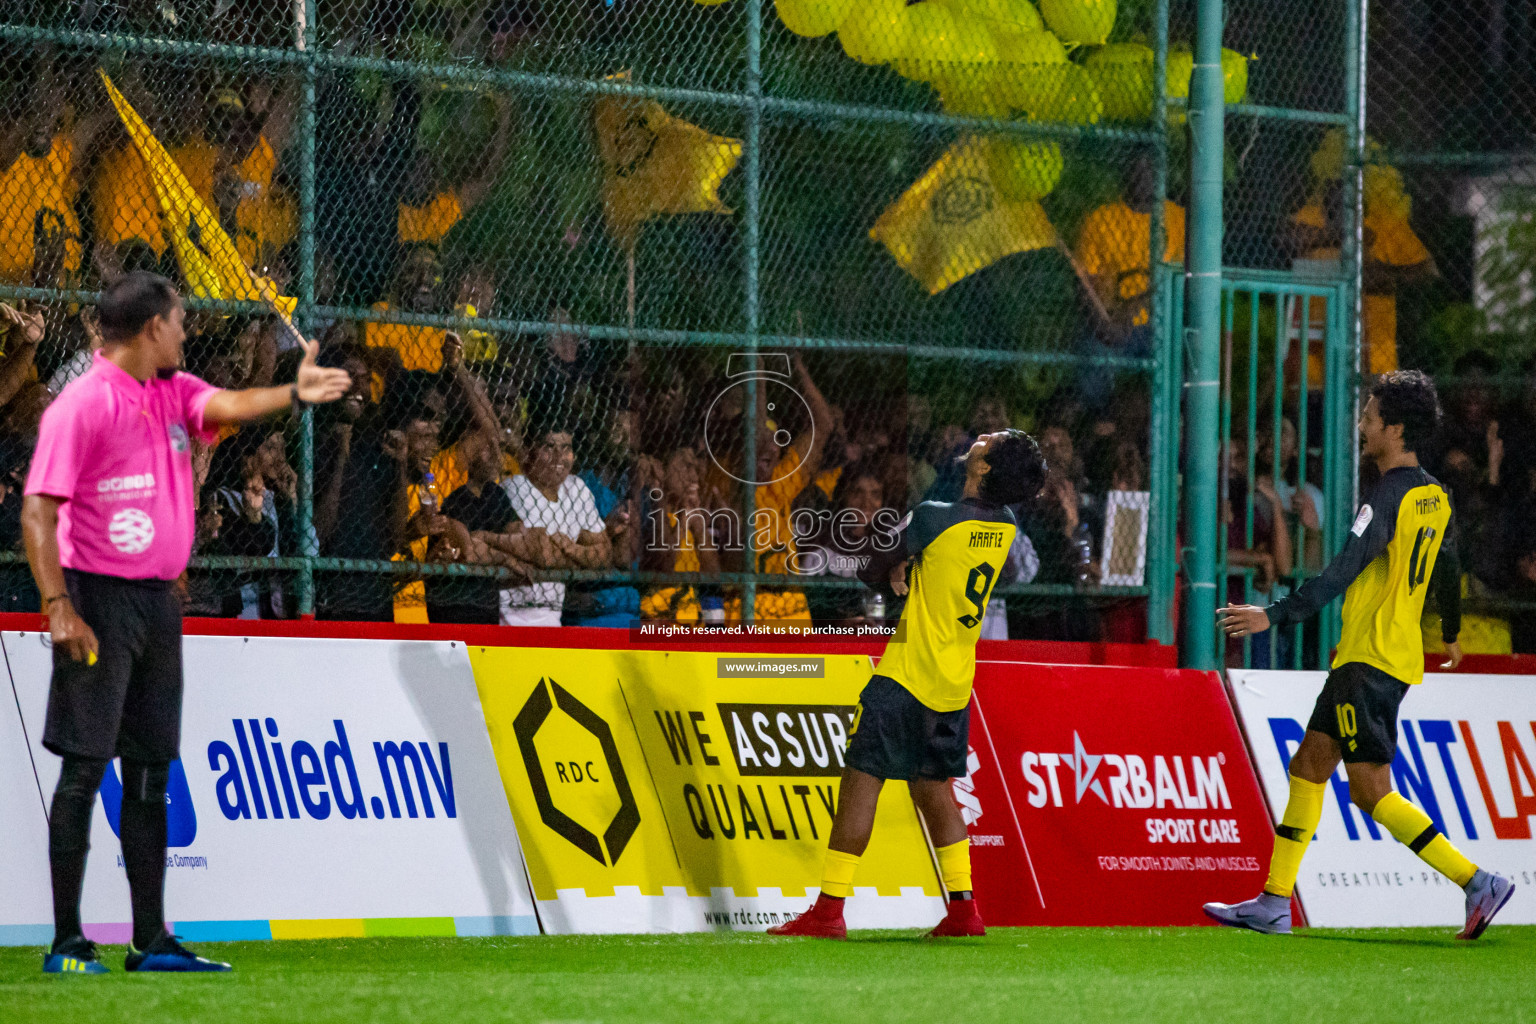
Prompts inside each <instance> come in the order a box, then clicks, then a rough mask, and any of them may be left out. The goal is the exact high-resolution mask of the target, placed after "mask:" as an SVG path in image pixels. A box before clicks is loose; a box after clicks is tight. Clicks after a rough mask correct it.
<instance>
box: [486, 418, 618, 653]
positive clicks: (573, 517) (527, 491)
mask: <svg viewBox="0 0 1536 1024" xmlns="http://www.w3.org/2000/svg"><path fill="white" fill-rule="evenodd" d="M529 440H530V442H531V444H530V447H529V450H528V455H529V462H528V470H527V472H526V473H524V474H521V475H518V476H514V477H512V478H511V479H510V480H507V481H504V482H503V484H502V486H503V487H504V488H506V491H507V497H509V498H511V499H512V508H513V509H514V510H515V511H516V512H517V516H518V518H519V519H520V520H521V521H522V523H523V526H524V528H525V529H527V530H530V531H531V530H540V529H542V530H543V531H545V533H546V534H547V535H548V537H549V542H550V547H551V548H552V549H553V551H552V554H551V557H549V558H548V559H546V560H545V562H544V564H545V567H547V568H554V569H603V568H606V567H607V566H608V560H609V555H610V548H609V543H608V535H607V533H605V532H604V528H603V517H602V516H601V515H599V514H598V511H597V502H596V501H595V500H594V499H593V497H592V492H591V490H589V489H588V487H587V485H586V484H585V483H584V482H582V479H581V478H580V477H578V476H574V475H573V474H572V473H571V465H572V463H573V462H574V461H575V452H574V450H573V448H572V437H571V430H570V428H569V427H567V426H565V425H563V424H559V423H551V424H548V425H546V426H543V427H539V428H536V429H535V430H534V431H532V432H530V436H529ZM564 604H565V584H564V583H535V584H532V585H531V586H526V587H512V588H510V589H507V590H503V591H502V592H501V624H502V625H503V626H558V625H560V612H561V608H562V606H563V605H564Z"/></svg>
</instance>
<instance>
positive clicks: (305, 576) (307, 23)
mask: <svg viewBox="0 0 1536 1024" xmlns="http://www.w3.org/2000/svg"><path fill="white" fill-rule="evenodd" d="M294 17H295V21H296V24H295V25H294V46H295V48H296V49H299V50H301V51H303V52H304V53H305V54H306V55H309V56H310V57H311V58H312V53H311V43H312V42H313V40H314V30H315V4H314V0H304V3H303V4H302V5H300V4H295V5H294ZM301 18H302V20H300V19H301ZM303 73H304V87H303V92H302V94H301V96H300V101H299V102H300V107H299V294H298V316H299V329H300V330H301V331H303V332H304V333H305V335H306V336H307V335H308V334H309V332H311V331H313V330H314V328H315V317H314V306H315V130H316V128H315V79H316V67H315V62H314V60H313V59H307V60H305V62H304V72H303ZM297 512H298V517H299V522H298V537H299V547H300V554H301V555H302V556H303V559H304V563H303V568H301V569H300V570H299V615H300V616H301V617H303V618H310V617H312V616H313V615H314V614H315V559H316V558H318V557H319V556H320V549H319V543H318V538H317V537H316V536H315V411H314V410H313V409H308V408H306V409H305V410H304V413H303V417H302V419H301V420H300V423H299V501H298V509H297Z"/></svg>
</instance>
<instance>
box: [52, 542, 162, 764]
mask: <svg viewBox="0 0 1536 1024" xmlns="http://www.w3.org/2000/svg"><path fill="white" fill-rule="evenodd" d="M64 583H65V585H66V586H67V587H68V588H69V597H70V600H71V601H73V602H74V605H75V611H76V612H78V613H79V614H80V617H81V618H83V619H84V620H85V622H86V625H88V626H90V627H91V630H92V631H93V632H94V633H95V634H96V642H97V644H98V646H99V649H100V653H99V656H98V657H97V660H96V664H94V665H87V664H86V663H85V662H83V661H75V660H74V659H73V658H71V657H70V656H69V655H68V654H66V653H65V652H64V651H62V650H59V649H57V648H55V649H54V652H53V685H52V686H51V687H50V689H49V691H48V719H47V721H46V723H45V724H44V726H43V746H45V747H47V748H48V749H49V750H51V751H53V752H54V753H55V754H59V755H61V756H62V755H64V754H75V755H78V756H80V757H97V758H101V759H102V760H110V759H111V758H114V757H123V758H127V759H129V760H132V761H148V762H169V761H174V760H176V758H177V756H178V751H179V748H180V746H181V600H180V599H179V598H178V597H177V596H176V592H175V591H174V590H173V589H172V584H171V582H170V581H169V580H125V579H120V578H119V577H116V576H99V575H96V574H95V573H88V572H76V571H75V570H73V569H66V570H64Z"/></svg>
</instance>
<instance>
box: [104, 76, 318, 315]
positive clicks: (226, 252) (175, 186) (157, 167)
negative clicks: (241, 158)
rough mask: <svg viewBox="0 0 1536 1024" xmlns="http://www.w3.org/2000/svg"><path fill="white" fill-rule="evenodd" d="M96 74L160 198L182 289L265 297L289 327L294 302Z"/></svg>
mask: <svg viewBox="0 0 1536 1024" xmlns="http://www.w3.org/2000/svg"><path fill="white" fill-rule="evenodd" d="M97 73H98V74H100V75H101V80H102V83H103V84H104V85H105V86H106V88H107V95H108V96H109V97H111V99H112V105H113V106H114V107H116V108H117V114H118V116H119V117H120V118H122V120H123V127H124V128H126V129H128V136H129V138H131V139H133V144H134V146H135V147H136V148H137V149H138V151H139V155H140V156H141V157H143V158H144V166H145V167H147V168H148V169H149V180H150V181H151V182H152V183H153V184H154V187H155V197H156V198H157V199H158V200H159V201H160V213H161V216H162V217H163V218H164V223H165V229H166V234H167V235H168V236H169V238H170V240H171V245H172V247H173V248H174V249H175V250H176V262H177V264H179V265H180V267H181V273H182V276H183V277H184V278H186V281H187V289H188V290H189V291H190V292H191V293H192V294H193V295H194V296H196V297H197V298H200V299H233V300H239V301H243V302H265V303H267V304H268V305H270V306H271V307H272V308H273V309H275V310H276V311H277V313H278V315H279V316H281V317H282V318H283V322H284V323H286V324H288V326H289V327H292V326H293V324H292V322H291V321H290V320H289V318H290V317H291V316H292V315H293V310H294V307H295V306H296V305H297V304H298V303H297V301H296V300H295V299H293V298H291V297H289V296H285V295H279V294H278V293H277V286H276V285H274V284H273V283H272V281H271V280H270V279H268V278H265V277H262V276H260V275H259V274H256V273H254V272H252V270H251V268H250V267H249V266H247V265H246V262H245V260H243V259H242V258H241V257H240V252H239V250H238V249H236V248H235V243H234V242H233V241H231V240H230V237H229V235H228V234H227V233H225V231H224V228H223V226H222V225H221V224H219V218H218V217H217V216H215V215H214V213H213V211H212V210H210V209H208V206H207V204H206V203H204V202H203V199H202V197H201V196H199V195H198V194H197V193H196V192H194V191H193V190H192V186H191V185H190V184H189V183H188V182H187V176H186V175H185V174H183V173H182V171H181V168H180V167H178V166H177V165H176V161H175V160H173V159H171V155H170V154H169V153H167V152H166V151H165V147H164V146H162V145H161V144H160V140H159V139H157V138H155V133H154V132H152V131H150V130H149V125H147V124H145V123H144V119H143V118H142V117H140V116H139V112H138V111H137V110H134V109H133V105H132V104H131V103H129V102H128V100H127V99H126V98H125V97H124V96H123V94H122V93H121V92H119V91H118V89H117V86H115V85H113V84H112V79H111V78H110V77H108V75H107V73H106V72H105V71H102V70H100V69H97Z"/></svg>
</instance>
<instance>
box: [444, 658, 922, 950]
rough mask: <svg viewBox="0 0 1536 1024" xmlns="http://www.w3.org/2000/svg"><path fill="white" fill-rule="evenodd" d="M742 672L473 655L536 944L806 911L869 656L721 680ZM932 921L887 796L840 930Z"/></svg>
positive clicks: (776, 918)
mask: <svg viewBox="0 0 1536 1024" xmlns="http://www.w3.org/2000/svg"><path fill="white" fill-rule="evenodd" d="M752 660H753V659H751V658H748V657H744V656H735V655H733V656H731V657H730V658H723V657H722V656H721V655H719V654H716V653H707V652H694V651H683V652H666V651H644V650H618V651H607V650H558V649H541V650H512V649H507V648H481V647H474V648H471V649H470V661H471V663H472V665H473V666H474V671H475V680H476V683H477V684H478V686H479V689H480V702H481V705H482V706H483V708H484V710H485V717H486V724H487V726H488V728H489V731H490V737H491V744H492V746H493V748H494V749H495V751H496V760H497V764H498V765H499V767H500V770H501V777H502V782H503V784H504V785H505V787H506V792H507V799H508V802H509V803H510V804H511V807H512V816H513V818H514V819H515V820H516V822H517V828H518V834H519V836H520V838H521V840H522V848H523V853H524V856H525V858H526V860H527V864H528V873H529V878H530V881H531V883H532V887H533V892H534V898H535V900H536V902H537V904H538V909H539V917H540V920H541V922H542V923H543V926H544V929H545V931H548V932H553V933H583V932H649V931H699V930H712V929H720V928H733V929H742V930H757V931H760V930H762V929H763V928H764V927H767V926H769V925H772V924H777V923H779V922H781V921H784V920H786V919H788V918H789V917H791V916H793V915H795V914H798V913H800V912H802V911H803V910H804V909H805V908H806V907H807V905H808V904H809V903H810V902H811V900H813V899H814V898H815V895H816V892H817V889H818V886H819V884H820V881H821V869H822V861H823V858H824V856H825V852H826V844H827V836H828V834H829V832H830V830H831V825H832V818H833V815H834V814H835V812H836V808H837V800H838V790H839V777H840V776H841V773H842V769H843V747H844V744H845V743H846V740H847V735H848V729H849V727H850V725H851V723H852V721H853V716H854V712H855V708H856V705H857V702H858V695H859V691H860V690H861V689H862V688H863V687H864V684H865V683H867V682H868V681H869V677H870V674H871V669H870V662H869V658H868V657H866V656H863V655H828V656H825V657H821V658H818V659H816V660H817V661H819V662H820V663H821V665H822V670H823V675H822V677H821V678H810V679H805V678H795V679H785V678H744V677H743V676H742V675H740V674H738V673H737V672H734V671H730V670H729V669H727V668H725V667H724V666H722V661H736V662H742V661H746V662H750V661H752ZM722 675H725V676H726V678H722ZM943 910H944V908H943V896H942V893H941V890H940V885H939V879H938V875H937V870H936V868H935V865H934V861H933V856H932V853H931V851H930V848H929V846H928V843H927V841H926V839H925V837H924V835H923V832H922V827H921V825H920V824H919V821H918V818H917V814H916V812H915V810H914V808H913V805H912V800H911V797H910V795H909V794H908V792H907V789H906V787H905V786H904V785H902V784H900V783H893V784H891V785H888V786H887V787H886V789H885V792H884V794H883V795H882V797H881V801H880V807H879V812H878V814H877V816H876V820H875V831H874V836H873V838H872V840H871V841H870V844H869V849H868V851H867V853H866V854H865V856H864V859H863V861H862V862H861V863H860V865H859V872H858V875H857V876H856V878H855V879H854V896H853V898H851V899H850V900H849V901H848V905H847V918H848V923H849V926H850V927H854V928H877V927H888V928H898V927H922V926H927V925H932V924H933V923H935V922H936V921H937V920H938V919H939V918H940V917H942V916H943Z"/></svg>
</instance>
